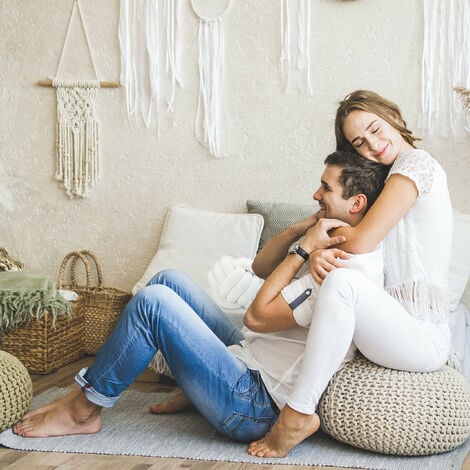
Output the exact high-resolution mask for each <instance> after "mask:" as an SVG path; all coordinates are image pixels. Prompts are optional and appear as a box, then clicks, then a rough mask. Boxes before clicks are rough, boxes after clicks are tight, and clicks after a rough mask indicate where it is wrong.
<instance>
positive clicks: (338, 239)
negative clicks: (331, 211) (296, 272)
mask: <svg viewBox="0 0 470 470" xmlns="http://www.w3.org/2000/svg"><path fill="white" fill-rule="evenodd" d="M338 227H349V224H348V223H346V222H343V221H342V220H338V219H319V220H318V222H317V223H316V224H315V225H314V226H313V227H310V228H309V229H308V230H307V231H306V232H305V237H304V238H303V240H302V248H303V249H304V250H305V251H306V252H307V253H312V252H313V251H315V250H319V249H321V248H329V247H330V246H333V245H337V244H339V243H343V242H345V241H346V237H344V236H343V235H338V236H335V237H330V235H329V233H328V232H329V231H330V230H333V229H335V228H338Z"/></svg>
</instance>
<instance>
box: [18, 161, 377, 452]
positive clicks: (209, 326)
mask: <svg viewBox="0 0 470 470" xmlns="http://www.w3.org/2000/svg"><path fill="white" fill-rule="evenodd" d="M340 156H341V155H340ZM350 157H351V158H354V155H353V154H351V155H350ZM334 158H336V157H328V159H327V161H328V162H330V163H327V170H328V171H327V170H325V173H324V175H323V178H322V187H321V188H320V189H319V190H318V191H317V192H316V193H315V198H316V199H317V200H319V202H320V204H321V207H322V209H321V211H320V213H319V214H316V215H315V217H312V218H311V219H310V220H309V221H308V223H307V222H306V221H303V222H302V223H300V226H301V227H302V228H303V230H302V233H300V235H302V234H304V233H306V231H307V230H308V232H309V237H310V241H312V240H314V242H313V243H312V244H313V247H314V249H321V248H327V247H329V246H331V245H334V244H337V243H341V242H343V241H344V237H331V236H330V235H329V234H328V231H329V230H331V229H333V228H335V227H339V226H342V225H343V226H344V225H346V224H347V223H346V222H342V221H339V220H335V219H318V217H319V216H321V215H323V212H325V215H326V214H328V215H330V214H342V215H343V216H344V217H345V218H346V219H348V220H349V222H348V223H355V221H356V219H359V218H360V217H362V215H363V214H364V213H365V211H366V209H367V207H368V196H367V195H365V194H364V192H361V190H360V189H359V190H358V188H356V186H355V185H354V184H353V185H352V186H351V183H355V178H356V177H355V176H354V174H353V173H354V171H353V167H351V168H349V163H348V162H349V157H348V158H346V157H345V156H344V155H343V157H342V158H343V160H341V161H344V164H340V163H338V162H339V161H340V160H334ZM338 158H339V156H338ZM333 161H335V162H336V163H331V162H333ZM365 162H368V161H367V160H365V159H361V162H360V163H359V165H361V164H364V163H365ZM367 165H368V167H367V168H366V167H362V169H361V171H360V172H359V173H360V174H362V173H364V172H366V173H368V174H369V176H368V177H367V178H366V179H362V182H363V183H369V181H375V182H376V183H377V185H376V187H375V192H377V193H378V192H380V187H381V185H382V184H383V170H382V167H381V166H378V164H377V163H374V162H368V164H367V163H366V166H367ZM353 166H354V167H356V163H354V164H353ZM348 168H349V169H348ZM331 169H333V171H332V172H331V174H330V170H331ZM350 172H352V173H351V174H350ZM373 175H375V176H373ZM343 186H344V188H343ZM365 186H367V188H366V189H365V192H367V193H370V194H371V195H372V192H370V191H369V189H368V188H369V187H370V184H366V185H365ZM350 187H352V188H356V190H358V192H357V194H355V195H354V196H350V195H349V189H350ZM348 188H349V189H348ZM353 192H354V191H353ZM337 211H338V212H337ZM317 219H318V220H317ZM298 228H299V225H298V226H297V228H296V229H298ZM289 237H290V235H289V236H288V237H286V236H282V235H281V236H279V237H277V238H278V240H277V242H276V241H274V242H273V243H272V244H271V248H272V247H274V249H275V250H278V249H279V248H280V247H281V248H282V246H281V245H285V246H287V245H286V244H285V242H286V240H287V238H289ZM299 246H300V249H299V247H296V248H295V249H293V250H292V254H289V255H288V256H286V253H287V248H285V250H284V253H283V256H284V257H285V259H284V260H282V261H281V262H280V263H277V264H278V266H277V267H276V268H275V269H274V271H273V273H272V274H271V275H270V276H269V277H268V279H267V280H266V281H265V283H264V285H263V286H262V288H261V290H260V293H259V295H258V296H257V297H256V299H255V301H254V302H253V305H252V306H251V307H250V308H249V310H248V312H247V316H246V323H247V325H248V326H250V325H251V324H252V323H253V324H254V325H255V328H254V329H257V327H256V323H257V320H258V318H259V315H265V314H266V312H267V316H268V318H269V319H270V320H272V326H271V328H270V330H277V331H276V332H272V333H255V332H249V333H250V334H248V333H247V335H246V337H245V338H244V337H243V335H242V333H241V332H240V331H239V330H238V329H237V328H236V327H235V326H234V325H233V324H232V323H231V322H230V321H229V320H228V318H227V317H226V316H224V315H223V312H222V311H221V310H220V309H219V308H218V306H217V305H216V304H215V303H214V302H213V301H212V299H210V298H209V297H208V296H207V294H206V293H205V292H203V291H202V290H201V289H200V288H199V287H198V286H196V285H195V284H194V282H192V281H191V280H190V279H189V278H188V277H187V276H186V275H185V274H184V273H181V272H179V271H176V270H166V271H163V272H161V273H158V274H156V275H155V276H154V278H153V279H152V280H151V281H150V282H149V284H148V285H147V286H146V287H145V288H144V289H142V290H141V291H139V292H138V293H137V294H136V295H135V296H134V297H133V298H132V299H131V300H130V302H129V304H128V305H127V306H126V308H125V310H124V312H123V315H122V317H121V319H120V320H119V322H118V324H117V326H116V328H115V330H114V332H113V334H112V335H111V336H110V338H109V339H108V340H107V341H106V342H105V344H104V345H103V347H102V348H101V349H100V351H99V352H98V354H97V356H96V358H95V362H94V364H93V365H92V366H91V367H90V368H85V369H82V370H81V371H80V372H79V373H78V374H77V376H76V382H77V384H78V385H79V386H80V389H78V390H76V391H73V392H71V393H69V394H68V395H65V396H64V397H62V398H60V399H58V400H57V401H55V402H53V403H51V404H49V405H46V406H45V407H42V408H41V409H39V410H36V411H34V412H32V413H29V414H27V415H26V416H25V417H24V418H23V419H22V420H21V421H20V422H19V423H18V424H17V425H15V426H14V429H13V430H14V432H15V433H16V434H19V435H21V436H24V437H47V436H54V435H69V434H83V433H94V432H98V431H99V430H100V429H101V411H102V408H103V407H111V406H113V405H114V403H115V402H116V401H117V400H118V399H119V396H120V394H121V393H122V392H123V391H124V390H125V389H126V388H127V387H128V385H129V384H130V383H132V382H133V381H134V380H135V378H136V377H137V376H138V375H139V374H140V373H141V372H142V371H143V370H145V368H146V367H147V365H148V363H149V362H150V360H151V359H152V358H153V356H154V355H155V353H156V352H157V351H158V350H160V351H161V352H162V354H163V356H164V357H165V359H166V362H167V363H168V366H169V367H170V370H171V371H172V373H173V376H174V377H175V379H176V381H177V383H178V384H179V385H180V387H181V389H182V391H183V392H184V393H183V392H178V393H177V394H176V395H175V398H174V400H170V401H169V402H165V403H164V404H162V405H156V409H154V412H169V411H172V412H175V411H177V410H178V409H181V408H185V407H187V406H188V404H189V403H192V404H193V405H194V406H195V407H196V408H197V409H198V410H199V411H200V412H201V413H202V414H203V415H204V416H205V417H206V419H207V420H208V421H209V422H210V423H212V425H213V426H214V427H215V428H216V429H217V430H219V431H220V432H221V433H223V434H225V435H227V436H228V437H230V438H232V439H236V440H239V441H243V442H251V441H253V440H255V439H259V438H260V437H262V436H265V435H266V432H268V431H269V429H270V428H271V427H272V426H273V425H274V424H275V423H276V421H277V415H278V413H279V409H280V408H281V407H283V406H284V403H285V400H286V397H287V396H288V394H289V384H292V383H293V381H294V380H295V378H296V376H297V375H298V370H299V364H300V363H301V362H302V359H303V352H304V349H305V342H306V339H307V334H308V329H307V328H305V327H303V326H299V325H298V324H297V323H296V317H295V315H294V311H295V310H296V309H297V308H299V306H301V305H302V304H308V303H309V302H311V299H310V297H308V296H307V297H306V298H305V299H303V301H302V302H300V300H299V299H298V296H297V297H296V295H295V293H294V297H295V299H296V302H294V304H295V305H294V304H293V303H292V302H290V300H289V299H288V300H285V299H284V297H283V295H286V298H288V297H289V295H290V294H289V293H288V292H287V291H288V290H289V289H290V286H291V281H292V279H293V278H294V275H295V274H296V273H297V271H298V270H299V268H300V267H301V266H302V265H303V264H304V263H305V255H304V253H302V244H300V245H299ZM263 251H264V250H263ZM281 251H282V250H281ZM268 252H269V250H267V251H265V253H268ZM271 254H272V251H271ZM271 254H269V253H268V255H269V256H268V258H269V259H271V260H272V259H273V257H272V256H271ZM262 256H263V255H261V257H262ZM276 256H277V257H279V254H276ZM361 256H362V255H361ZM258 261H259V260H258ZM296 282H297V281H295V282H294V283H292V285H294V284H295V283H296ZM299 282H301V281H300V280H299ZM281 291H283V293H281ZM303 297H305V295H304V296H303ZM312 298H313V297H312ZM306 299H310V300H308V302H305V300H306ZM289 302H290V303H289ZM273 307H275V308H273ZM277 308H279V309H280V310H279V311H281V313H282V315H281V316H282V317H284V312H286V311H287V313H288V315H287V317H288V321H287V322H286V321H285V320H280V319H279V318H278V317H277V316H276V310H277ZM299 318H300V317H299ZM308 321H309V319H307V322H308ZM282 328H286V329H284V330H282ZM262 344H264V347H260V346H261V345H262ZM280 353H281V354H280ZM274 360H275V362H279V364H278V365H276V367H274V368H273V367H272V366H271V364H272V362H273V361H274ZM260 376H261V378H260ZM313 425H314V426H316V423H313ZM310 428H312V426H310ZM310 428H309V429H308V430H307V431H308V432H309V433H310V434H311V433H312V432H314V430H312V429H310ZM255 455H256V454H255Z"/></svg>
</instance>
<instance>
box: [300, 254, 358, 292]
mask: <svg viewBox="0 0 470 470" xmlns="http://www.w3.org/2000/svg"><path fill="white" fill-rule="evenodd" d="M338 258H339V259H338ZM349 258H350V256H349V255H348V253H346V252H345V251H343V250H340V249H339V248H324V249H320V250H315V251H313V252H312V253H310V256H309V259H308V261H309V266H310V274H311V275H312V277H313V279H314V280H315V282H317V283H318V284H321V283H322V282H323V280H324V279H325V277H326V276H327V274H328V273H329V272H330V271H332V270H333V269H335V268H344V264H343V263H341V261H340V259H349Z"/></svg>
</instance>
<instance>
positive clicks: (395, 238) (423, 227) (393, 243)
mask: <svg viewBox="0 0 470 470" xmlns="http://www.w3.org/2000/svg"><path fill="white" fill-rule="evenodd" d="M396 173H399V174H401V175H404V176H406V177H407V178H409V179H411V180H412V181H413V182H414V183H415V184H416V187H417V189H418V198H417V200H416V202H415V203H414V204H413V206H412V207H411V208H410V210H409V211H408V212H407V213H406V215H405V216H404V217H403V218H402V219H401V220H400V221H399V222H398V223H397V225H395V227H393V229H392V230H391V231H390V233H389V234H388V235H387V236H386V237H385V240H384V244H383V253H384V265H385V289H386V290H387V291H388V292H389V293H390V294H391V295H392V296H393V297H394V298H396V299H397V300H398V301H399V302H400V303H401V304H402V305H404V306H405V308H406V309H407V310H408V311H409V312H410V314H411V315H413V316H416V317H418V318H421V319H423V320H427V321H432V322H435V323H439V322H442V321H448V302H447V275H448V269H449V264H450V255H451V245H452V220H453V218H452V205H451V201H450V196H449V191H448V188H447V177H446V174H445V172H444V170H443V169H442V167H441V166H440V165H439V163H438V162H437V161H436V160H435V159H434V158H433V157H431V155H429V153H427V152H426V151H424V150H418V149H412V150H409V151H406V152H404V153H403V154H402V155H400V156H399V157H398V158H397V159H396V160H395V162H394V164H393V166H392V168H391V170H390V173H389V176H388V177H390V176H391V175H393V174H396Z"/></svg>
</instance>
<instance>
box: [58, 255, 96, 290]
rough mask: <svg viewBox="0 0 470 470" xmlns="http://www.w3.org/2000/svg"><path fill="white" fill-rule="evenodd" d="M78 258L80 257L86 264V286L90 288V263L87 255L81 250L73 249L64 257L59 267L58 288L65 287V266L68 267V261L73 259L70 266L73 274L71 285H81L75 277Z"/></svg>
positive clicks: (71, 274)
mask: <svg viewBox="0 0 470 470" xmlns="http://www.w3.org/2000/svg"><path fill="white" fill-rule="evenodd" d="M77 259H80V260H81V261H82V262H83V264H84V266H85V272H86V288H87V289H89V288H90V265H89V263H88V261H87V259H86V258H85V256H84V255H83V254H82V253H80V252H79V251H72V252H71V253H69V254H67V255H65V257H64V259H63V260H62V263H61V265H60V269H59V281H58V288H59V289H63V287H64V285H65V284H64V279H65V268H66V267H67V263H68V262H69V261H70V260H72V265H71V268H70V276H71V282H72V284H71V286H72V287H80V286H78V285H77V284H76V278H75V268H76V263H77Z"/></svg>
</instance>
